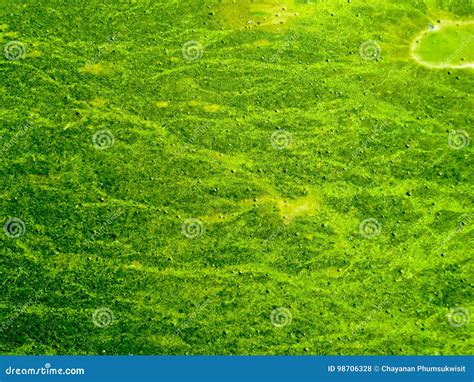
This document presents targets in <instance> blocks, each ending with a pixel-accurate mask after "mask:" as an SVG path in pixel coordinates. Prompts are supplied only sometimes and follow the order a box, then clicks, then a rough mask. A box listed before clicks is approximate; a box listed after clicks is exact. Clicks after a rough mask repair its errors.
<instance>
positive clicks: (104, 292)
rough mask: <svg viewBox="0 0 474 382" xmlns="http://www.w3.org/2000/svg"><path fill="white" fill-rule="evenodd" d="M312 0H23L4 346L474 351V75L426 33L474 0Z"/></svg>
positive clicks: (5, 172) (9, 134)
mask: <svg viewBox="0 0 474 382" xmlns="http://www.w3.org/2000/svg"><path fill="white" fill-rule="evenodd" d="M298 3H300V4H293V3H292V2H289V1H287V2H285V4H286V5H285V6H284V7H286V8H287V9H286V10H283V9H282V10H281V11H277V10H275V9H274V7H275V6H276V7H277V8H278V7H281V3H272V2H271V1H267V2H266V3H262V2H250V1H249V2H239V1H236V2H235V3H233V2H232V1H224V2H217V1H197V0H196V1H170V0H166V1H144V0H143V1H141V0H137V1H120V2H117V1H105V2H104V1H92V0H91V1H87V2H82V1H81V2H74V1H68V2H67V3H66V2H65V3H61V4H59V2H53V1H51V2H49V1H45V0H35V1H32V0H31V1H22V2H18V1H16V0H15V1H13V0H7V1H2V2H1V5H0V16H1V18H0V20H1V24H2V25H1V29H0V44H1V45H2V46H3V45H4V44H6V43H7V42H9V41H11V40H18V41H21V42H22V43H23V44H24V45H25V48H26V55H25V57H24V58H23V59H21V60H17V61H9V60H6V59H4V58H2V59H1V60H0V73H1V74H0V78H1V83H0V84H1V86H0V95H1V99H2V102H1V104H0V121H1V124H0V130H1V142H2V147H5V145H6V144H7V143H8V142H12V140H13V143H12V144H10V145H8V148H7V149H4V150H3V151H2V156H1V167H0V168H1V170H0V171H1V180H2V181H1V188H0V195H1V205H0V207H1V208H0V211H1V214H2V218H3V219H4V220H7V219H8V218H9V217H17V218H19V219H22V220H23V221H24V222H25V224H26V233H25V234H24V235H23V236H21V237H19V238H16V239H12V238H9V237H7V236H6V235H3V234H2V235H0V248H1V256H0V261H1V266H0V280H1V283H2V292H1V294H2V295H1V297H2V298H1V304H0V319H1V322H2V323H3V324H2V325H4V326H3V330H2V331H1V332H0V351H1V352H2V353H7V354H468V353H470V354H472V349H473V348H474V347H473V345H474V343H473V337H472V323H471V324H469V325H464V326H462V327H459V328H456V327H453V326H451V325H450V324H449V323H448V320H447V316H446V315H447V314H448V312H449V311H450V310H451V309H453V308H456V307H463V308H465V309H467V310H469V311H470V312H471V315H472V313H473V312H474V305H473V303H472V301H473V280H472V275H473V267H472V232H473V215H472V213H473V209H472V189H473V188H472V186H473V184H472V179H473V173H472V165H473V163H472V143H471V144H470V145H468V146H466V147H464V148H462V149H453V148H451V147H450V146H449V145H448V134H449V133H450V132H452V131H454V130H458V129H461V130H464V131H465V132H467V133H468V134H469V135H470V136H471V137H472V136H474V131H473V130H472V126H473V115H472V112H471V111H472V106H473V104H472V83H473V80H474V75H473V72H472V71H471V70H468V69H467V70H449V71H448V70H432V69H429V68H426V67H423V66H421V65H418V64H417V63H416V62H414V61H413V60H412V58H411V53H410V46H411V43H412V41H413V39H414V38H415V36H417V35H418V34H419V33H420V31H422V30H424V29H426V28H427V26H428V24H429V23H430V22H433V20H436V19H438V18H441V17H442V18H443V19H446V18H448V17H451V18H453V19H456V18H457V17H459V16H462V17H464V18H468V17H470V15H469V14H467V15H466V12H465V11H466V8H462V9H461V11H462V12H461V11H459V13H454V11H452V12H451V11H450V9H448V8H443V9H441V8H437V7H435V6H434V5H432V4H427V5H425V4H423V2H420V1H417V2H416V3H415V2H413V1H396V2H394V1H373V2H370V1H368V2H367V1H365V2H362V1H357V0H353V1H352V2H351V3H348V2H346V1H344V2H316V3H314V2H313V4H304V2H303V1H301V2H298ZM237 7H240V8H237ZM295 13H298V15H294V14H295ZM276 14H279V15H278V16H276ZM249 21H252V22H253V23H249ZM259 23H260V24H259ZM190 40H195V41H198V42H200V43H201V44H202V46H203V47H204V53H203V56H202V58H201V59H199V60H196V61H193V62H189V61H186V60H184V59H183V56H182V52H181V47H182V45H183V44H184V43H186V42H187V41H190ZM367 40H373V41H376V42H377V43H378V44H379V45H380V47H381V49H382V53H381V56H380V57H379V59H378V60H373V61H367V60H363V59H362V58H361V57H360V55H359V47H360V46H361V44H362V43H363V42H365V41H367ZM27 121H29V122H30V124H31V127H30V128H28V129H26V130H25V131H24V133H22V134H20V135H17V134H18V131H19V129H20V128H21V127H22V126H23V125H24V124H25V123H26V122H27ZM104 129H107V130H110V131H111V132H112V133H113V135H114V138H115V144H114V145H113V146H112V147H110V148H108V149H106V150H97V149H96V148H95V147H94V145H93V143H92V137H93V135H94V133H96V132H97V131H98V130H104ZM277 129H284V130H285V131H286V132H288V133H290V134H291V136H292V143H291V145H290V146H289V147H287V148H285V149H282V150H278V149H275V148H274V147H273V146H272V144H271V136H272V134H274V132H275V131H276V130H277ZM15 137H16V138H15ZM190 218H194V219H199V220H201V221H202V222H203V226H204V232H203V234H202V236H200V237H198V238H196V239H189V238H187V237H185V236H183V234H182V232H181V226H182V224H183V222H184V221H185V220H186V219H190ZM369 218H372V219H376V220H378V221H379V222H380V224H381V233H380V235H378V236H375V237H373V238H366V237H363V236H362V235H361V234H360V232H359V226H360V224H361V222H362V221H363V220H365V219H369ZM93 235H94V236H93ZM101 307H106V308H108V309H111V310H112V311H113V314H114V316H115V320H114V322H113V324H112V325H110V326H107V327H104V328H99V327H97V326H95V325H94V324H93V320H92V315H93V312H94V311H95V310H96V309H98V308H101ZM278 307H285V308H287V309H289V311H290V312H291V314H292V322H291V323H290V324H289V325H286V326H284V327H281V328H278V327H275V326H273V325H272V323H271V321H270V314H271V312H272V311H273V310H274V309H275V308H278Z"/></svg>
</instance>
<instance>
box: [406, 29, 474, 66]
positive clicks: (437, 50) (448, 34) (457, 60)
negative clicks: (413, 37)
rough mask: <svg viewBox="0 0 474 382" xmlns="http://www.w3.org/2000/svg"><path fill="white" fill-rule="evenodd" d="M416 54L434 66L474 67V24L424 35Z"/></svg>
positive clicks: (417, 46)
mask: <svg viewBox="0 0 474 382" xmlns="http://www.w3.org/2000/svg"><path fill="white" fill-rule="evenodd" d="M415 54H416V55H417V56H419V57H420V59H421V60H423V61H425V62H427V63H428V64H432V65H450V66H458V65H466V64H472V65H473V66H474V23H473V24H459V25H448V26H445V27H442V28H440V29H438V30H434V31H432V32H430V33H427V34H426V35H424V36H423V37H422V38H421V39H420V40H419V43H418V44H417V45H416V48H415Z"/></svg>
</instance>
